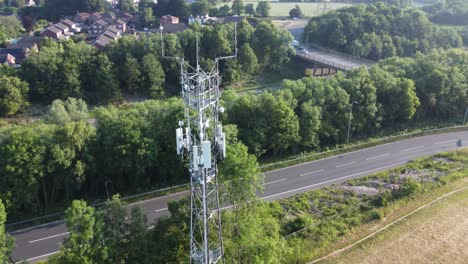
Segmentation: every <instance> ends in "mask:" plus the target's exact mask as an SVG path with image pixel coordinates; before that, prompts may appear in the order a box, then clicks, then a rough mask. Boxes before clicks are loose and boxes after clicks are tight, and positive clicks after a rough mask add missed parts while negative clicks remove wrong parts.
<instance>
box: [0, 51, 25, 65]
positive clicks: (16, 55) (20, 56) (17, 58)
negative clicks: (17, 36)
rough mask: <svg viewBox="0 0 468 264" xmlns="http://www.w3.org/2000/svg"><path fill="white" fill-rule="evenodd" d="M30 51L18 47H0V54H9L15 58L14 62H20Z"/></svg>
mask: <svg viewBox="0 0 468 264" xmlns="http://www.w3.org/2000/svg"><path fill="white" fill-rule="evenodd" d="M29 53H30V51H29V50H27V49H20V48H14V49H8V48H0V55H7V54H9V55H11V56H13V57H14V58H15V63H16V64H20V63H21V62H23V61H24V60H25V59H26V58H27V57H28V56H29Z"/></svg>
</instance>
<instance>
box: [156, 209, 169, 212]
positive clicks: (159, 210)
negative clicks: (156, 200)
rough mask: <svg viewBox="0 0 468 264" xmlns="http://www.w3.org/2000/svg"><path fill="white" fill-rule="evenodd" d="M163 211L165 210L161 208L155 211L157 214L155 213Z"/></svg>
mask: <svg viewBox="0 0 468 264" xmlns="http://www.w3.org/2000/svg"><path fill="white" fill-rule="evenodd" d="M165 210H167V208H161V209H158V210H155V212H156V213H157V212H161V211H165Z"/></svg>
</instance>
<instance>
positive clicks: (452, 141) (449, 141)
mask: <svg viewBox="0 0 468 264" xmlns="http://www.w3.org/2000/svg"><path fill="white" fill-rule="evenodd" d="M455 142H457V141H456V140H448V141H441V142H436V143H434V145H440V144H447V143H455Z"/></svg>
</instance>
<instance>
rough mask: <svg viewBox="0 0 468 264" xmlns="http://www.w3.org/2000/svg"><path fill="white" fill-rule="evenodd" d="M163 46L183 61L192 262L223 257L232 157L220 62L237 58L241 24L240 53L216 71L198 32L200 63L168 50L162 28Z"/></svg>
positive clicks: (183, 142) (182, 133)
mask: <svg viewBox="0 0 468 264" xmlns="http://www.w3.org/2000/svg"><path fill="white" fill-rule="evenodd" d="M160 29H161V46H162V55H163V57H164V58H170V59H173V60H176V61H177V62H178V63H179V65H180V84H181V86H182V92H181V93H182V98H183V101H184V119H185V120H184V121H179V128H177V129H176V140H177V154H179V155H183V154H184V153H186V154H187V155H188V157H189V160H190V164H189V172H190V184H191V190H192V192H191V218H190V262H191V263H197V264H198V263H200V264H210V263H218V262H224V261H223V253H224V252H223V236H222V227H221V212H220V202H219V194H218V179H217V173H218V170H217V160H218V159H223V158H224V157H225V156H226V138H225V134H224V133H223V129H222V125H221V123H220V122H219V120H218V114H219V113H220V112H223V111H224V109H223V108H221V107H220V106H219V99H220V97H221V93H220V90H219V84H220V82H221V78H220V75H219V62H220V61H221V60H227V59H232V58H235V57H236V56H237V25H235V29H234V34H235V54H234V55H233V56H227V57H219V58H216V59H215V63H214V66H213V68H212V69H211V71H210V72H206V71H204V70H203V69H201V67H200V63H199V45H198V43H199V40H198V35H197V45H196V47H197V48H196V60H197V62H196V66H191V65H190V63H189V62H187V61H186V60H185V59H184V58H180V57H168V56H165V54H164V39H163V34H162V30H163V28H162V27H161V28H160Z"/></svg>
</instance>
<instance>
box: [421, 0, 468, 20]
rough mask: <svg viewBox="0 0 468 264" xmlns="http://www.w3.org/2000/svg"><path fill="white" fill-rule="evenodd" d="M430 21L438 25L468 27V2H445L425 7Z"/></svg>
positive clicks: (457, 0) (455, 0) (451, 0)
mask: <svg viewBox="0 0 468 264" xmlns="http://www.w3.org/2000/svg"><path fill="white" fill-rule="evenodd" d="M423 10H424V11H426V12H427V13H429V17H430V19H431V20H432V21H433V22H434V23H438V24H451V25H468V2H466V1H463V0H445V1H440V2H438V3H437V4H434V5H431V6H425V7H423Z"/></svg>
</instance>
